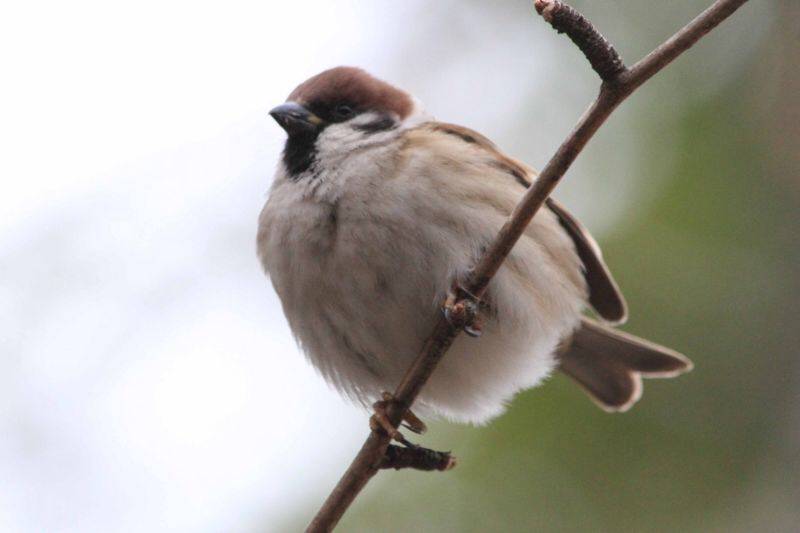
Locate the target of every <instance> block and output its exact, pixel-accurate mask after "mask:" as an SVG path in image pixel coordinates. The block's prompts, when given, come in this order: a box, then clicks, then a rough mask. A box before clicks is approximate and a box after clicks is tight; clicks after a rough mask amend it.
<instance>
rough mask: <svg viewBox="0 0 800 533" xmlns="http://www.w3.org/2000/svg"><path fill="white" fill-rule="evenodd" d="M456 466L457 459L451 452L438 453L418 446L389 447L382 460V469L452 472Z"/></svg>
mask: <svg viewBox="0 0 800 533" xmlns="http://www.w3.org/2000/svg"><path fill="white" fill-rule="evenodd" d="M455 466H456V458H455V457H453V456H452V455H450V452H437V451H434V450H429V449H427V448H422V447H420V446H416V447H413V448H407V447H405V446H395V445H393V444H392V445H389V447H388V448H386V453H385V454H384V456H383V459H382V460H381V464H380V468H382V469H387V468H394V469H395V470H400V469H401V468H413V469H415V470H428V471H431V470H440V471H444V470H450V469H451V468H454V467H455Z"/></svg>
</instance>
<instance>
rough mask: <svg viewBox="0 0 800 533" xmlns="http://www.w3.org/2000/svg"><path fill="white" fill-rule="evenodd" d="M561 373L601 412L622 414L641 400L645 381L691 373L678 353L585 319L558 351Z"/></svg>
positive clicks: (687, 360) (685, 358)
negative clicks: (592, 401)
mask: <svg viewBox="0 0 800 533" xmlns="http://www.w3.org/2000/svg"><path fill="white" fill-rule="evenodd" d="M559 357H560V360H561V367H560V369H561V371H562V372H564V373H565V374H567V375H568V376H569V377H571V378H572V379H574V380H575V381H577V382H578V384H579V385H580V386H581V387H583V388H584V389H585V390H586V392H587V393H589V396H591V398H592V399H593V400H594V401H595V403H597V405H599V406H600V407H601V408H602V409H604V410H605V411H609V412H623V411H627V410H628V409H630V408H631V406H633V404H635V403H636V402H637V401H638V400H639V398H640V397H641V396H642V377H646V378H671V377H675V376H677V375H679V374H682V373H684V372H688V371H689V370H691V369H692V362H691V361H690V360H689V359H688V358H687V357H685V356H683V355H681V354H679V353H678V352H676V351H673V350H670V349H669V348H665V347H663V346H659V345H658V344H655V343H652V342H649V341H646V340H644V339H640V338H638V337H634V336H633V335H630V334H628V333H623V332H621V331H617V330H615V329H612V328H610V327H607V326H604V325H602V324H600V323H598V322H595V321H594V320H589V319H587V318H583V319H582V322H581V325H580V327H579V328H578V329H577V330H576V331H575V333H574V334H573V336H572V339H571V340H570V341H568V342H567V343H565V344H564V345H563V346H562V347H561V349H560V350H559Z"/></svg>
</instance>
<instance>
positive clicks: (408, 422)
mask: <svg viewBox="0 0 800 533" xmlns="http://www.w3.org/2000/svg"><path fill="white" fill-rule="evenodd" d="M382 396H383V399H382V400H380V401H377V402H375V403H374V404H372V407H374V408H375V412H374V413H373V415H372V417H370V419H369V427H370V429H372V431H382V432H384V433H386V434H387V435H389V436H390V437H391V438H392V440H395V441H397V442H399V443H400V444H403V445H404V446H408V447H409V448H416V447H417V445H416V444H414V443H412V442H410V441H409V440H407V439H406V438H405V437H404V436H403V434H402V433H400V431H398V429H397V428H396V427H394V426H393V425H392V423H391V422H390V421H389V416H388V415H387V413H386V410H387V409H388V408H389V404H391V403H393V402H396V401H397V400H395V399H394V396H392V395H391V394H390V393H388V392H384V393H383V395H382ZM403 426H404V427H407V428H408V429H410V430H411V431H413V432H414V433H417V434H422V433H425V432H426V431H427V430H428V427H427V426H426V425H425V422H423V421H422V420H420V419H419V418H418V417H417V415H415V414H414V413H413V412H412V411H411V410H410V409H407V410H406V412H405V414H403Z"/></svg>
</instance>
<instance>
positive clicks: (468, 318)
mask: <svg viewBox="0 0 800 533" xmlns="http://www.w3.org/2000/svg"><path fill="white" fill-rule="evenodd" d="M486 307H488V305H487V304H486V303H485V302H483V301H482V300H481V299H480V298H478V297H477V296H475V295H474V294H472V293H471V292H469V291H468V290H466V289H465V288H464V287H462V286H461V284H460V283H458V281H454V282H453V286H452V288H451V289H450V291H448V293H447V298H446V299H445V301H444V305H443V306H442V308H443V311H444V316H445V318H446V319H447V320H448V321H449V322H450V324H452V325H453V326H455V327H460V328H463V330H464V333H466V334H467V335H469V336H470V337H480V336H481V334H482V333H483V316H482V314H481V310H482V309H484V308H486Z"/></svg>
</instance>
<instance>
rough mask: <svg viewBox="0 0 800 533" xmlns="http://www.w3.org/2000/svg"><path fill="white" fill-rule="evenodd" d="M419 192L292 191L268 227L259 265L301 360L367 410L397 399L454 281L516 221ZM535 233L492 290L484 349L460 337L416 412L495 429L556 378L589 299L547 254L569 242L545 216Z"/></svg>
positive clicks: (393, 184)
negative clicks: (508, 409)
mask: <svg viewBox="0 0 800 533" xmlns="http://www.w3.org/2000/svg"><path fill="white" fill-rule="evenodd" d="M317 179H325V178H324V177H322V178H317ZM337 179H341V176H339V177H338V178H337ZM409 179H412V178H409ZM413 180H414V182H413V183H410V182H406V181H404V179H403V178H402V177H401V178H398V179H395V180H392V181H389V182H386V181H377V180H375V179H372V178H367V177H363V178H362V177H361V176H350V177H348V178H347V184H346V185H347V186H341V187H340V188H339V189H338V192H337V194H336V195H320V194H309V193H308V189H306V190H305V191H303V190H302V189H303V185H302V184H299V183H296V182H290V181H288V180H284V181H282V182H279V183H277V184H276V186H275V187H274V188H273V191H272V193H271V196H270V199H269V201H268V203H267V205H266V206H265V208H264V211H263V212H262V215H261V219H260V227H259V255H260V257H261V260H262V262H263V265H264V267H265V269H266V271H267V272H268V274H269V275H270V277H271V279H272V283H273V285H274V287H275V290H276V291H277V293H278V295H279V296H280V299H281V302H282V304H283V308H284V312H285V314H286V316H287V318H288V320H289V323H290V325H291V328H292V330H293V332H294V333H295V335H296V336H297V338H298V340H299V341H300V343H301V345H302V348H303V350H304V351H305V353H306V354H307V356H308V358H309V359H310V361H311V362H312V363H313V364H314V366H316V367H317V368H318V369H319V370H320V372H321V373H322V374H323V376H324V377H325V378H326V379H327V380H328V381H330V382H331V383H333V384H334V385H335V386H336V387H337V388H338V389H340V390H341V391H342V392H343V393H344V394H346V395H348V396H349V397H351V398H353V399H355V400H357V401H361V402H363V403H365V404H368V403H371V402H372V401H374V400H375V399H377V398H378V397H379V396H380V393H381V392H382V391H384V390H388V391H391V390H393V389H394V388H395V386H396V385H397V384H398V382H399V381H400V379H401V377H402V375H403V373H404V372H405V370H406V369H407V368H408V367H409V364H410V363H411V361H412V360H413V358H414V357H415V356H416V355H417V353H418V352H419V350H420V348H421V346H422V344H423V342H424V341H425V338H426V337H427V335H428V334H429V332H430V331H431V329H432V327H433V324H434V321H435V319H436V317H437V314H438V313H439V312H440V305H441V302H442V299H443V298H444V296H445V293H446V291H447V290H448V288H449V285H450V283H451V281H452V280H453V278H454V277H456V276H463V275H464V273H465V272H466V271H467V269H468V268H469V267H470V266H471V265H472V264H473V262H474V260H475V258H476V257H477V256H478V254H479V253H480V246H481V245H482V244H484V243H487V242H489V240H490V239H491V238H492V237H493V236H494V235H495V234H496V233H497V230H498V229H499V227H500V225H501V224H502V222H503V220H504V216H503V215H502V214H501V213H488V212H486V211H485V210H481V209H480V206H477V207H475V206H472V207H470V206H469V205H466V204H465V205H464V207H463V208H459V209H455V208H453V207H452V205H450V204H448V202H445V201H444V200H443V199H442V198H441V197H440V196H439V194H440V193H441V191H442V187H443V186H445V185H443V184H441V183H437V182H436V178H435V177H429V178H428V177H424V176H420V175H418V174H417V175H414V176H413ZM340 185H342V184H341V183H340ZM365 188H366V191H367V193H365ZM534 230H535V231H534V233H533V237H531V236H525V237H523V239H522V240H521V241H520V243H519V244H518V245H517V246H516V247H515V249H514V251H513V252H512V256H511V258H510V261H509V262H507V263H506V266H504V267H503V268H502V269H501V271H500V272H499V273H498V275H497V276H496V277H495V279H494V280H493V281H492V284H491V286H490V291H489V294H488V299H489V301H490V303H491V306H492V310H493V313H492V316H490V317H487V321H486V324H485V327H484V334H483V336H481V337H480V338H477V339H476V338H471V337H467V336H465V335H461V336H459V338H458V339H457V340H456V342H455V344H454V345H453V347H452V348H451V349H450V351H449V352H448V353H447V354H446V355H445V357H444V359H443V361H442V362H441V364H440V366H439V367H438V368H437V370H436V371H435V372H434V374H433V377H432V378H431V380H430V381H429V382H428V384H427V385H426V387H425V388H424V389H423V392H422V394H421V396H420V398H419V401H418V403H417V404H415V410H416V411H418V412H420V413H422V414H423V415H427V416H430V415H431V414H438V415H442V416H444V417H446V418H448V419H451V420H455V421H460V422H472V423H481V422H485V421H487V420H488V419H490V418H492V417H494V416H496V415H498V414H500V413H501V412H502V411H503V409H504V406H505V404H506V403H507V402H508V400H510V399H511V397H512V396H513V395H514V394H515V393H516V392H518V391H520V390H522V389H525V388H529V387H532V386H534V385H536V384H537V383H539V382H540V381H541V380H542V379H543V378H544V377H546V376H547V375H548V374H549V373H550V372H551V370H552V369H553V367H554V359H553V355H552V354H553V351H554V349H555V347H556V345H557V343H558V342H559V341H560V340H561V339H562V338H563V337H564V336H565V335H567V334H568V333H569V332H570V331H571V330H572V329H573V328H574V327H575V326H576V325H577V322H578V319H579V316H580V312H581V309H582V307H583V305H584V297H585V288H584V287H577V286H575V284H574V277H575V276H574V275H573V276H572V277H570V276H568V275H567V274H566V273H564V272H560V271H559V267H558V266H557V265H556V264H555V263H554V262H553V260H552V258H551V256H550V255H549V253H548V251H547V249H546V246H545V245H544V244H543V243H548V242H551V241H552V242H558V243H559V244H564V241H563V240H564V239H568V238H567V237H566V235H563V232H562V230H561V228H560V226H559V225H558V223H557V222H556V221H555V219H554V218H553V217H552V215H551V214H550V213H549V212H543V213H540V215H537V219H536V221H535V224H534ZM529 233H530V232H529ZM537 235H540V236H541V239H539V238H537ZM570 246H571V245H570ZM577 261H578V260H577V257H576V258H575V261H574V263H575V268H578V267H577V264H578V263H577ZM570 280H573V281H570Z"/></svg>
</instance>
